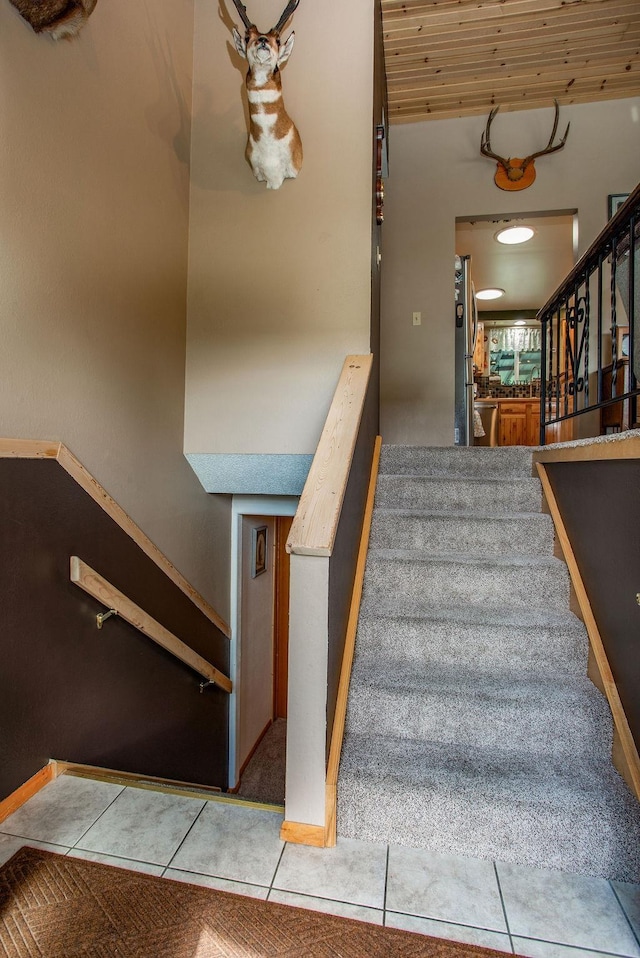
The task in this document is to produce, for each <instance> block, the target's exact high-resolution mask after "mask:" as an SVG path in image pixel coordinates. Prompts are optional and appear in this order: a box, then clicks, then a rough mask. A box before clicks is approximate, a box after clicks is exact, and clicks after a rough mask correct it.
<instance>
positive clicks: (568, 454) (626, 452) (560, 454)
mask: <svg viewBox="0 0 640 958" xmlns="http://www.w3.org/2000/svg"><path fill="white" fill-rule="evenodd" d="M633 432H634V435H633V436H629V437H628V438H625V439H618V438H617V437H616V438H614V439H610V440H609V441H608V442H589V443H585V445H584V446H563V445H561V444H560V445H557V446H543V447H542V448H540V449H537V450H535V451H534V453H533V462H534V464H535V463H538V462H541V463H544V462H585V461H595V460H599V459H640V430H633ZM635 433H637V435H635ZM621 435H627V436H628V433H627V434H624V433H623V434H621ZM534 475H535V473H534Z"/></svg>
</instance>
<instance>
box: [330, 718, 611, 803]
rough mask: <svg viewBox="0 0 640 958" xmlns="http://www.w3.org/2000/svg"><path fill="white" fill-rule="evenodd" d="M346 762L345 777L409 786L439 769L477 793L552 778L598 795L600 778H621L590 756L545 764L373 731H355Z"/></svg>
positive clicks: (521, 754)
mask: <svg viewBox="0 0 640 958" xmlns="http://www.w3.org/2000/svg"><path fill="white" fill-rule="evenodd" d="M343 762H344V772H345V774H346V775H349V774H357V775H360V776H365V775H367V774H369V775H371V776H372V777H373V778H379V779H380V781H385V780H388V779H391V778H396V777H397V778H399V779H400V780H401V781H403V782H405V783H406V785H407V787H411V785H414V784H419V783H421V782H423V781H425V780H430V779H431V776H432V773H433V769H434V768H437V769H438V772H439V775H441V776H442V778H443V780H445V781H446V780H450V781H456V782H457V781H461V780H465V779H468V780H469V783H470V785H472V786H473V787H474V788H475V787H476V786H477V785H482V786H484V788H485V789H487V790H488V791H508V790H509V789H510V788H511V787H512V782H513V779H514V777H517V778H520V779H522V780H527V781H530V782H539V783H540V784H541V785H542V786H545V787H546V784H547V783H548V780H549V777H552V778H555V779H558V780H566V781H567V783H569V785H571V783H578V786H577V787H578V788H579V789H584V788H588V789H590V788H592V789H593V791H594V792H596V793H597V792H598V789H599V785H598V784H597V780H598V778H601V777H603V776H604V777H606V778H609V779H611V780H614V781H615V780H617V779H618V778H619V776H618V774H617V772H616V771H615V770H614V769H613V768H612V766H611V765H610V764H608V763H606V762H603V761H602V760H601V758H600V757H599V756H593V755H590V754H589V753H586V754H585V753H579V754H574V755H573V756H567V755H554V754H550V755H548V756H546V757H545V761H544V762H541V761H540V753H539V752H536V751H525V750H523V751H514V750H510V749H500V748H495V747H492V748H490V749H483V748H482V747H480V746H478V745H471V744H467V743H465V742H454V743H449V742H439V741H435V740H424V739H421V740H416V739H409V738H397V737H396V736H392V735H376V734H371V732H362V733H358V732H352V733H349V734H348V735H347V736H346V737H345V744H344V751H343ZM480 773H483V774H482V775H481V774H480ZM485 775H488V776H489V777H487V778H485V777H484V776H485Z"/></svg>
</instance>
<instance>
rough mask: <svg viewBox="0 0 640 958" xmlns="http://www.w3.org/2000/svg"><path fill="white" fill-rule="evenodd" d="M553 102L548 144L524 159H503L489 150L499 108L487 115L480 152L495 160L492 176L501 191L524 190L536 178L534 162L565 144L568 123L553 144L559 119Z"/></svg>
mask: <svg viewBox="0 0 640 958" xmlns="http://www.w3.org/2000/svg"><path fill="white" fill-rule="evenodd" d="M553 102H554V104H555V108H556V115H555V121H554V124H553V130H552V131H551V136H550V137H549V142H548V143H547V145H546V146H545V148H544V149H543V150H538V152H537V153H532V154H531V156H526V157H524V159H521V158H520V157H517V156H515V157H509V158H508V159H505V157H503V156H498V154H497V153H494V152H493V150H492V149H491V124H492V123H493V120H494V117H495V115H496V113H497V112H498V110H499V109H500V107H499V106H497V107H495V108H494V109H493V110H492V111H491V113H490V114H489V118H488V120H487V125H486V127H485V131H484V133H483V134H482V140H481V141H480V152H481V153H482V155H483V156H488V157H489V158H490V159H492V160H496V162H497V164H498V168H497V170H496V174H495V176H494V182H495V184H496V186H498V187H499V188H500V189H501V190H526V188H527V187H528V186H531V184H532V183H533V181H534V180H535V178H536V168H535V165H534V160H536V159H537V158H538V157H539V156H545V155H546V154H547V153H557V152H558V150H561V149H562V148H563V146H564V145H565V143H566V142H567V136H568V135H569V127H570V126H571V124H570V123H567V129H566V130H565V131H564V136H563V137H562V139H561V140H560V141H559V142H558V143H555V144H554V142H553V141H554V140H555V138H556V133H557V131H558V120H559V119H560V107H559V106H558V101H557V100H554V101H553Z"/></svg>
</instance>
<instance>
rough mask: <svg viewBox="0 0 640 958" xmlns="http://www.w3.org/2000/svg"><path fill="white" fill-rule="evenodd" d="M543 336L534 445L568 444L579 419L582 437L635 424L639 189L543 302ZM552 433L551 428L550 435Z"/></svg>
mask: <svg viewBox="0 0 640 958" xmlns="http://www.w3.org/2000/svg"><path fill="white" fill-rule="evenodd" d="M538 319H539V320H540V323H541V330H542V370H541V382H540V397H541V398H540V444H541V445H544V444H545V442H550V441H554V440H557V439H563V438H569V435H571V437H572V438H573V431H572V430H571V432H570V433H569V434H567V433H568V431H567V429H565V428H564V426H563V424H569V423H570V422H571V421H572V420H573V421H575V420H576V418H577V417H579V416H584V415H585V414H586V413H591V414H592V420H591V421H590V423H589V426H588V427H587V429H586V430H585V431H583V432H582V435H601V434H605V433H607V432H611V431H618V430H623V429H628V428H630V427H632V426H634V425H636V424H637V423H638V401H637V400H638V396H639V395H640V388H639V379H640V186H638V187H636V189H635V190H634V192H633V193H632V194H631V195H630V196H629V198H628V199H627V201H626V202H625V203H624V204H623V205H622V206H621V207H620V208H619V209H618V211H617V212H616V213H615V215H614V216H613V217H612V218H611V219H610V220H609V223H608V224H607V226H606V227H605V229H604V230H603V231H602V232H601V233H600V235H599V236H598V238H597V239H596V240H595V241H594V242H593V243H592V245H591V246H590V247H589V249H588V250H587V252H586V253H585V254H584V256H583V257H582V258H581V259H580V260H579V262H578V263H577V264H576V266H575V267H574V268H573V270H572V271H571V273H569V275H568V276H567V278H566V279H565V281H564V282H563V283H562V285H561V286H560V287H559V288H558V289H557V290H556V292H555V293H554V294H553V296H552V297H551V299H550V300H549V302H548V303H547V304H546V305H545V306H544V307H543V308H542V309H541V310H540V311H539V313H538ZM550 427H551V428H550Z"/></svg>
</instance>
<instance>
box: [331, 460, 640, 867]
mask: <svg viewBox="0 0 640 958" xmlns="http://www.w3.org/2000/svg"><path fill="white" fill-rule="evenodd" d="M540 505H541V489H540V484H539V482H538V480H537V479H533V478H532V460H531V450H530V449H526V448H519V447H507V448H498V449H491V448H488V447H478V448H475V449H474V448H472V449H458V448H433V449H420V448H417V447H403V446H384V447H383V451H382V458H381V469H380V476H379V480H378V486H377V490H376V501H375V508H374V518H373V525H372V533H371V542H370V548H369V556H368V560H367V568H366V573H365V585H364V593H363V602H362V607H361V612H360V620H359V625H358V636H357V641H356V655H355V661H354V667H353V674H352V680H351V689H350V693H349V704H348V711H347V725H346V731H345V739H344V746H343V754H342V762H341V768H340V777H339V782H338V834H339V835H341V836H343V837H353V838H361V839H365V840H369V841H381V842H395V843H398V844H405V845H410V846H415V847H424V848H430V849H433V850H436V851H441V852H446V853H451V854H456V855H461V856H468V857H472V858H490V859H498V860H501V861H507V862H516V863H522V864H529V865H534V866H539V867H545V868H555V869H560V870H567V871H575V872H580V873H583V874H587V875H594V876H599V877H605V878H615V879H620V880H623V881H636V882H637V881H640V805H639V804H638V802H637V801H636V799H635V798H634V797H633V795H632V794H631V793H630V791H629V790H628V788H627V786H626V785H625V783H624V782H623V781H622V779H621V778H620V776H619V775H618V774H617V772H616V771H615V769H614V768H613V766H612V764H611V744H612V735H613V730H612V723H611V716H610V712H609V708H608V705H607V703H606V700H605V699H604V697H603V696H602V695H601V693H600V692H599V691H598V690H597V689H596V688H595V686H594V685H593V684H592V683H591V682H590V681H589V679H588V678H587V653H588V641H587V636H586V631H585V629H584V626H583V624H582V623H581V622H580V621H579V620H578V619H577V618H576V617H575V616H574V615H573V614H572V613H571V612H570V611H569V578H568V573H567V569H566V566H565V565H564V563H562V562H560V561H559V560H558V559H556V558H554V556H553V527H552V524H551V521H550V519H549V517H548V516H545V515H542V513H541V512H540Z"/></svg>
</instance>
